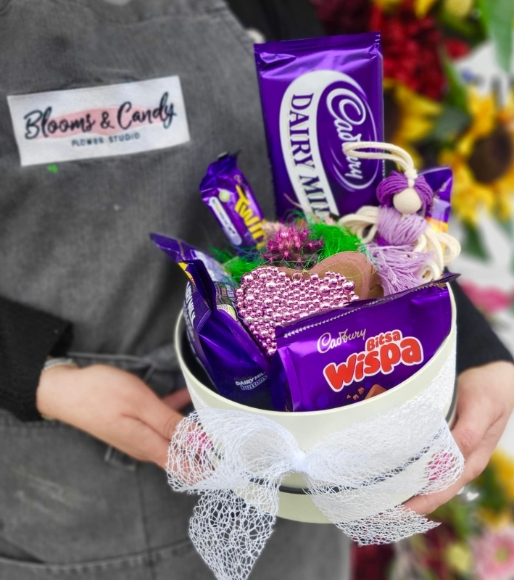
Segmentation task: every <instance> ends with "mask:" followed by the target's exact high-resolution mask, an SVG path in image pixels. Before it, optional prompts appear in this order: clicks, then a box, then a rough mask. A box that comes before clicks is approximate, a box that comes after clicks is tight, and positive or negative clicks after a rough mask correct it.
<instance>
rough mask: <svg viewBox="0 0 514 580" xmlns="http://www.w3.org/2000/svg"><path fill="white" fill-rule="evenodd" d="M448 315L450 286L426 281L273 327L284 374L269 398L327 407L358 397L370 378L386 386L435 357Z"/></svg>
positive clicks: (292, 405)
mask: <svg viewBox="0 0 514 580" xmlns="http://www.w3.org/2000/svg"><path fill="white" fill-rule="evenodd" d="M453 277H454V276H451V275H449V276H447V277H446V278H445V281H447V280H450V279H452V278H453ZM451 321H452V312H451V300H450V296H449V292H448V287H447V286H446V285H438V284H429V285H426V286H420V287H418V288H415V289H412V290H408V291H406V292H402V293H399V294H394V295H390V296H386V297H385V298H381V299H378V300H363V301H360V302H356V303H355V304H353V305H349V306H347V307H346V308H344V309H337V310H332V311H330V312H326V313H324V314H321V315H314V316H311V317H309V318H304V319H301V320H299V321H297V322H295V323H292V324H288V325H287V326H284V327H278V328H277V346H278V352H279V355H280V358H281V360H282V364H283V367H284V374H285V377H286V381H284V382H283V383H282V385H283V389H284V391H283V392H282V393H274V400H275V405H277V404H284V405H285V406H286V408H288V409H289V410H291V411H318V410H323V409H333V408H336V407H344V406H346V405H350V404H353V403H355V402H357V401H363V400H364V399H366V398H367V396H368V394H369V393H370V391H371V389H372V388H373V387H375V386H376V385H378V386H380V387H381V388H382V389H385V390H389V389H392V388H393V387H395V386H397V385H399V384H400V383H401V382H403V381H405V380H406V379H408V378H409V377H411V376H412V375H413V374H414V373H415V372H416V371H418V370H419V369H420V368H421V367H422V366H423V365H425V364H426V363H427V362H428V361H429V360H430V359H431V358H432V357H433V355H434V354H435V353H436V351H437V350H438V349H439V347H440V346H441V344H442V342H443V341H444V339H445V338H446V337H447V336H448V334H449V332H450V328H451ZM277 386H278V385H274V388H276V387H277ZM277 401H278V402H279V403H277Z"/></svg>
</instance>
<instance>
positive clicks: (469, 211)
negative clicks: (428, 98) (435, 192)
mask: <svg viewBox="0 0 514 580" xmlns="http://www.w3.org/2000/svg"><path fill="white" fill-rule="evenodd" d="M468 107H469V112H470V115H471V119H472V121H471V124H470V125H469V127H468V128H467V129H466V130H465V131H464V133H463V134H462V135H460V136H459V138H458V140H457V142H456V143H455V144H454V145H453V147H452V148H447V149H443V151H442V152H441V155H440V159H439V161H440V163H441V164H442V165H450V166H451V168H452V170H453V173H454V189H453V195H452V208H453V210H454V212H455V214H456V215H457V216H458V217H459V218H460V219H461V220H462V221H463V222H465V223H467V224H468V225H470V226H474V225H476V224H477V222H478V219H479V213H480V210H481V209H485V210H487V211H488V212H490V213H492V214H493V215H495V216H496V217H497V218H498V219H500V220H502V221H505V220H507V219H509V217H510V215H511V213H512V209H511V197H512V193H514V102H513V101H512V99H511V98H510V99H509V101H508V102H507V103H506V104H505V105H504V106H503V107H502V108H501V109H498V107H497V105H496V99H495V97H494V95H487V96H481V95H479V94H478V93H477V92H476V91H475V90H473V89H470V91H469V93H468Z"/></svg>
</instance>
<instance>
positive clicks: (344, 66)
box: [255, 32, 383, 218]
mask: <svg viewBox="0 0 514 580" xmlns="http://www.w3.org/2000/svg"><path fill="white" fill-rule="evenodd" d="M255 58H256V63H257V71H258V75H259V84H260V92H261V101H262V108H263V114H264V122H265V126H266V134H267V140H268V151H269V155H270V159H271V165H272V169H273V176H274V186H275V197H276V205H277V214H278V217H279V218H284V217H287V214H288V213H290V212H291V210H296V209H298V206H301V208H302V209H303V211H304V212H306V213H314V214H316V215H318V216H319V217H321V218H324V217H326V216H328V215H329V214H334V215H345V214H348V213H353V212H355V211H357V210H358V209H359V208H360V207H361V206H363V205H377V203H378V202H377V200H376V196H375V189H376V187H377V185H378V183H379V182H380V181H381V180H382V178H383V163H382V162H381V161H377V160H370V159H366V160H364V159H357V158H355V157H346V155H345V154H344V152H343V148H342V147H343V144H344V143H345V142H347V141H383V93H382V53H381V47H380V35H379V34H378V33H376V32H373V33H366V34H356V35H352V36H330V37H325V38H313V39H307V40H294V41H283V42H268V43H265V44H258V45H256V46H255Z"/></svg>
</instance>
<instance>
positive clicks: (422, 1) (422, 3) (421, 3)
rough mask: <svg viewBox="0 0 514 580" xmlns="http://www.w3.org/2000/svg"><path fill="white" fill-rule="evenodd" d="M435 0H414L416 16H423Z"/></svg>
mask: <svg viewBox="0 0 514 580" xmlns="http://www.w3.org/2000/svg"><path fill="white" fill-rule="evenodd" d="M436 1H437V0H416V4H415V7H414V9H415V12H416V16H417V17H418V18H423V17H424V16H426V15H427V13H428V11H429V10H430V9H431V8H432V6H433V5H434V4H435V3H436Z"/></svg>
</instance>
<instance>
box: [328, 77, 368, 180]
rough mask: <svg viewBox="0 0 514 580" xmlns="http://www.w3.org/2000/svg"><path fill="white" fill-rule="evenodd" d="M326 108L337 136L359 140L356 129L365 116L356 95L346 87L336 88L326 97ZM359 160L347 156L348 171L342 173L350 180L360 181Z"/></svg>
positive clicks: (361, 175)
mask: <svg viewBox="0 0 514 580" xmlns="http://www.w3.org/2000/svg"><path fill="white" fill-rule="evenodd" d="M327 108H328V111H329V113H330V114H331V115H332V117H333V118H334V126H335V128H336V131H337V136H338V138H339V139H340V140H341V141H342V142H343V143H346V142H347V141H361V138H362V133H359V132H358V130H356V127H359V126H361V125H362V124H363V123H364V122H365V121H366V117H367V109H366V105H365V104H364V103H363V102H362V100H361V99H360V98H359V96H358V95H356V94H355V93H354V92H352V91H349V90H348V89H343V88H337V89H334V90H333V91H331V92H330V93H329V95H328V97H327ZM361 163H362V162H361V160H360V159H358V158H357V157H350V156H349V157H348V171H347V172H346V173H344V177H346V178H347V179H348V180H350V181H352V180H353V181H358V182H361V181H362V179H363V174H362V168H361Z"/></svg>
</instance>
